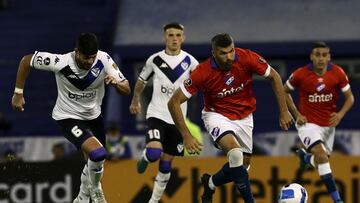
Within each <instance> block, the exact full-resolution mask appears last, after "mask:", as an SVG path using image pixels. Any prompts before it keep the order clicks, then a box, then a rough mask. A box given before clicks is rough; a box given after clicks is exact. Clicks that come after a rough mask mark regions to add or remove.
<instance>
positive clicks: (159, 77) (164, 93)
mask: <svg viewBox="0 0 360 203" xmlns="http://www.w3.org/2000/svg"><path fill="white" fill-rule="evenodd" d="M198 64H199V62H198V61H197V60H196V59H195V58H194V57H193V56H192V55H190V54H189V53H187V52H185V51H183V50H181V51H180V53H179V54H178V55H176V56H171V55H168V54H166V53H165V50H163V51H160V52H157V53H155V54H153V55H151V56H150V57H149V58H148V60H147V61H146V64H145V66H144V67H143V69H142V71H141V73H140V76H139V79H140V80H142V81H144V82H147V81H148V80H149V79H150V78H152V77H153V93H152V98H151V101H150V104H149V106H148V109H147V113H146V118H147V119H148V118H150V117H155V118H158V119H161V120H163V121H165V122H167V123H169V124H174V121H173V120H172V117H171V115H170V112H169V110H168V108H167V103H168V101H169V100H170V97H171V96H172V95H173V93H174V92H175V90H176V89H177V88H178V87H179V86H180V85H181V84H182V82H183V81H184V80H185V79H187V78H188V77H189V75H190V72H191V71H192V70H193V69H195V67H196V66H197V65H198ZM181 109H182V112H183V115H184V116H185V115H186V111H187V103H186V102H184V103H183V104H182V105H181Z"/></svg>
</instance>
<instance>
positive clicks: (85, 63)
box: [11, 33, 131, 203]
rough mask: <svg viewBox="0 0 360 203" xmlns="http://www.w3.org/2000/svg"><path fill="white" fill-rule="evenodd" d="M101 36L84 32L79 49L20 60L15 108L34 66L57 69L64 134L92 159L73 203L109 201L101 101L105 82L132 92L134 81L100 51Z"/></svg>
mask: <svg viewBox="0 0 360 203" xmlns="http://www.w3.org/2000/svg"><path fill="white" fill-rule="evenodd" d="M98 46H99V45H98V41H97V37H96V35H95V34H93V33H82V34H80V35H79V37H78V39H77V41H76V48H75V51H73V52H69V53H67V54H52V53H48V52H38V51H36V52H35V53H34V54H30V55H26V56H24V57H23V58H22V60H21V61H20V64H19V68H18V72H17V76H16V85H15V91H14V95H13V97H12V102H11V103H12V107H13V109H14V110H16V111H24V105H25V99H24V95H23V91H24V86H25V81H26V78H27V76H28V74H29V72H30V67H33V68H36V69H40V70H47V71H52V72H54V73H55V78H56V83H57V89H58V97H57V100H56V104H55V107H54V109H53V113H52V117H53V119H55V120H56V122H57V123H58V124H59V125H60V127H61V129H62V131H63V133H64V136H65V137H66V138H67V139H68V140H69V141H70V142H71V143H73V144H74V145H75V146H76V147H77V148H78V149H79V150H82V152H83V154H84V155H85V157H86V159H87V163H86V164H85V166H84V169H83V172H82V175H81V186H80V192H79V195H78V196H77V197H76V199H75V200H74V203H88V202H89V200H90V199H91V201H92V202H93V203H106V200H105V197H104V194H103V191H102V187H101V179H102V175H103V165H104V161H105V157H106V150H105V148H104V146H105V130H104V125H103V119H102V115H101V103H102V99H103V97H104V93H105V84H106V85H112V86H113V87H115V88H116V90H117V91H118V92H119V93H120V94H123V95H129V94H130V91H131V90H130V87H129V83H128V81H127V80H126V78H125V77H124V76H123V74H122V73H121V72H120V70H119V68H118V66H117V65H116V64H115V62H114V61H113V60H112V58H111V57H110V56H109V55H108V54H107V53H106V52H103V51H100V50H98Z"/></svg>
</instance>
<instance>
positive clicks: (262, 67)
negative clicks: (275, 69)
mask: <svg viewBox="0 0 360 203" xmlns="http://www.w3.org/2000/svg"><path fill="white" fill-rule="evenodd" d="M247 54H248V62H249V68H250V69H251V71H252V72H253V73H255V74H257V75H260V76H263V77H268V76H269V75H270V70H271V66H270V65H269V64H268V63H267V61H266V60H265V59H264V58H263V57H262V56H260V55H259V54H257V53H255V52H253V51H250V50H248V53H247Z"/></svg>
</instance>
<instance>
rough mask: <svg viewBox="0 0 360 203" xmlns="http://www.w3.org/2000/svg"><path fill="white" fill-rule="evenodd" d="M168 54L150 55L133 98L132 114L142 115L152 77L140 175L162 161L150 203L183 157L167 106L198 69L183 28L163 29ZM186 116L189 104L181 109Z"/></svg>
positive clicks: (179, 141)
mask: <svg viewBox="0 0 360 203" xmlns="http://www.w3.org/2000/svg"><path fill="white" fill-rule="evenodd" d="M163 30H164V42H165V50H162V51H159V52H157V53H155V54H153V55H151V56H150V57H149V58H148V59H147V61H146V64H145V66H144V67H143V69H142V71H141V73H140V76H139V78H138V80H137V82H136V85H135V89H134V96H133V98H132V101H131V105H130V107H129V110H130V112H131V113H132V114H138V113H140V112H141V104H140V96H141V93H142V92H143V90H144V87H145V85H146V83H147V81H148V80H149V79H150V78H152V77H153V94H152V98H151V101H150V104H149V106H148V109H147V113H146V119H147V123H148V132H147V134H146V147H145V150H144V152H143V154H142V157H141V158H140V160H139V161H138V164H137V170H138V173H143V172H144V171H145V169H146V167H147V165H148V163H149V162H150V163H152V162H155V161H157V160H159V159H160V161H159V172H158V174H157V175H156V179H155V183H154V189H153V193H152V196H151V199H150V201H149V202H158V201H159V200H160V198H161V195H162V194H163V192H164V190H165V188H166V185H167V182H168V181H169V179H170V173H171V162H172V160H173V158H174V156H183V155H184V146H183V140H182V137H181V134H180V133H179V131H178V129H177V128H176V126H175V125H174V122H173V120H172V118H171V115H170V113H169V111H168V109H167V102H168V101H169V99H170V97H171V96H172V94H173V93H174V91H175V90H176V89H177V88H178V87H179V86H180V84H181V83H182V82H183V81H184V79H186V78H188V77H189V74H190V71H191V70H193V69H194V68H195V67H196V66H197V65H198V62H197V60H196V59H195V58H194V57H193V56H191V55H190V54H189V53H187V52H185V51H183V50H182V49H181V45H182V43H183V42H184V40H185V35H184V26H183V25H181V24H179V23H177V22H172V23H169V24H166V25H165V26H164V27H163ZM181 109H182V112H183V114H184V115H185V113H186V110H187V104H184V105H182V106H181Z"/></svg>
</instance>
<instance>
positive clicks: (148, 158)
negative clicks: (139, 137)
mask: <svg viewBox="0 0 360 203" xmlns="http://www.w3.org/2000/svg"><path fill="white" fill-rule="evenodd" d="M161 153H162V150H161V149H160V148H152V147H148V148H146V149H145V150H144V152H143V155H142V156H141V158H140V159H139V160H138V162H137V172H138V173H144V172H145V170H146V168H147V165H148V163H149V162H151V163H152V162H155V161H157V160H159V159H160V157H161Z"/></svg>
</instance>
